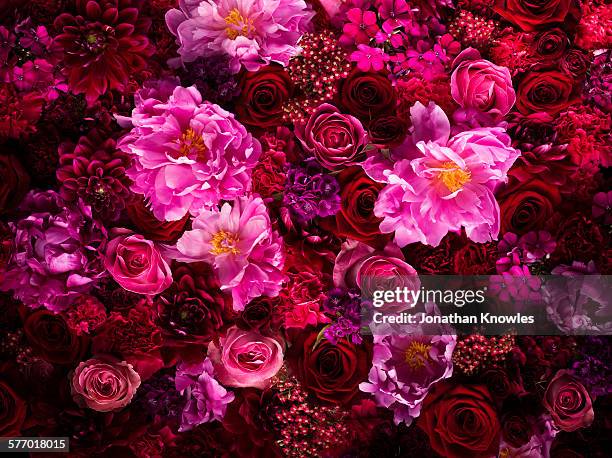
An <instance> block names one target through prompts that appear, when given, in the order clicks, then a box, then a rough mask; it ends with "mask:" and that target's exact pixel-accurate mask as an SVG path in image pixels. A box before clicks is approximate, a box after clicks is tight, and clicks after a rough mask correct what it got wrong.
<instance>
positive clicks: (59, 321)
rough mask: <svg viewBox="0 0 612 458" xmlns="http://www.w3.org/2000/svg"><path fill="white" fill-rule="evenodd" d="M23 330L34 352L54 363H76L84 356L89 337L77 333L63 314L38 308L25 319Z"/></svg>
mask: <svg viewBox="0 0 612 458" xmlns="http://www.w3.org/2000/svg"><path fill="white" fill-rule="evenodd" d="M23 331H24V333H25V335H26V337H27V339H28V342H29V343H30V346H31V347H32V349H33V350H34V352H35V353H36V354H37V355H38V356H40V357H41V358H43V359H44V360H45V361H48V362H50V363H53V364H66V365H70V364H74V363H76V362H77V361H78V360H79V359H81V358H82V357H83V355H84V354H85V352H86V350H87V348H88V346H89V339H88V338H87V337H86V336H79V335H77V333H76V331H75V330H74V329H72V328H71V327H70V326H69V325H68V323H67V322H66V320H65V319H64V317H63V316H62V315H58V314H55V313H53V312H51V311H49V310H47V309H38V310H35V311H34V312H32V313H30V314H29V315H28V316H27V317H26V318H25V320H24V323H23Z"/></svg>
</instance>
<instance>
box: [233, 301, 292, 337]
mask: <svg viewBox="0 0 612 458" xmlns="http://www.w3.org/2000/svg"><path fill="white" fill-rule="evenodd" d="M280 302H281V300H280V298H279V297H278V296H277V297H267V296H259V297H258V298H255V299H253V300H252V301H251V302H249V303H248V304H247V305H246V306H245V308H244V310H243V311H242V312H241V313H240V318H239V320H238V326H239V327H241V328H243V329H253V330H255V331H258V332H259V333H261V334H264V335H270V334H271V333H274V332H275V331H277V330H278V326H279V325H280V323H281V317H280V316H279V311H280V310H279V309H280V306H281V304H280Z"/></svg>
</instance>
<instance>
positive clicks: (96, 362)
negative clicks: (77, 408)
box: [71, 356, 140, 412]
mask: <svg viewBox="0 0 612 458" xmlns="http://www.w3.org/2000/svg"><path fill="white" fill-rule="evenodd" d="M139 386H140V376H139V375H138V373H137V372H136V371H135V370H134V369H133V368H132V365H131V364H128V363H126V362H125V361H119V360H118V359H115V358H113V357H110V356H106V357H98V358H92V359H89V360H87V361H82V362H81V363H80V364H79V366H78V367H77V368H76V370H75V371H74V374H73V375H72V380H71V389H72V396H73V397H74V400H75V401H76V402H77V404H79V405H82V406H83V405H84V406H87V407H89V408H90V409H93V410H96V411H98V412H110V411H112V410H119V409H122V408H123V407H125V406H126V405H128V404H129V403H130V401H131V400H132V398H133V397H134V393H136V390H137V389H138V387H139Z"/></svg>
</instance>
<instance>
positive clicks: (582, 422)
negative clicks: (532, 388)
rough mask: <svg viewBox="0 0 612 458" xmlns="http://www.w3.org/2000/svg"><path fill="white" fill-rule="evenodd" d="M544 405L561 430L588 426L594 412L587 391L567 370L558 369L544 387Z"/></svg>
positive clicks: (573, 429) (572, 429)
mask: <svg viewBox="0 0 612 458" xmlns="http://www.w3.org/2000/svg"><path fill="white" fill-rule="evenodd" d="M542 403H543V404H544V407H546V409H547V410H548V411H549V413H550V415H551V417H552V419H553V422H554V423H555V425H556V426H557V427H559V428H561V429H562V430H563V431H575V430H577V429H579V428H584V427H587V426H589V425H590V424H591V423H592V422H593V418H594V417H595V414H594V412H593V403H592V401H591V397H590V396H589V392H588V391H587V389H586V388H585V387H584V385H583V384H582V383H580V381H579V380H578V379H577V378H576V377H574V376H573V375H572V374H571V373H570V372H569V371H567V370H560V371H559V372H557V374H556V375H555V376H554V377H553V379H552V380H551V381H550V383H549V384H548V387H547V388H546V393H544V399H543V400H542Z"/></svg>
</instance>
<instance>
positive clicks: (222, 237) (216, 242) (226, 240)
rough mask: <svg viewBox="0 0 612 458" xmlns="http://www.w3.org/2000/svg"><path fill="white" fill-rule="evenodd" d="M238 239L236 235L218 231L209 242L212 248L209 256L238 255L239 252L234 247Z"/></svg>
mask: <svg viewBox="0 0 612 458" xmlns="http://www.w3.org/2000/svg"><path fill="white" fill-rule="evenodd" d="M238 242H239V239H238V236H237V235H236V234H232V233H231V232H227V231H219V232H217V233H216V234H215V235H213V238H212V239H211V240H210V244H211V245H212V246H213V248H212V250H210V254H214V255H215V256H218V255H220V254H224V253H232V254H238V253H240V250H239V249H238V248H237V247H236V245H237V244H238Z"/></svg>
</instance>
